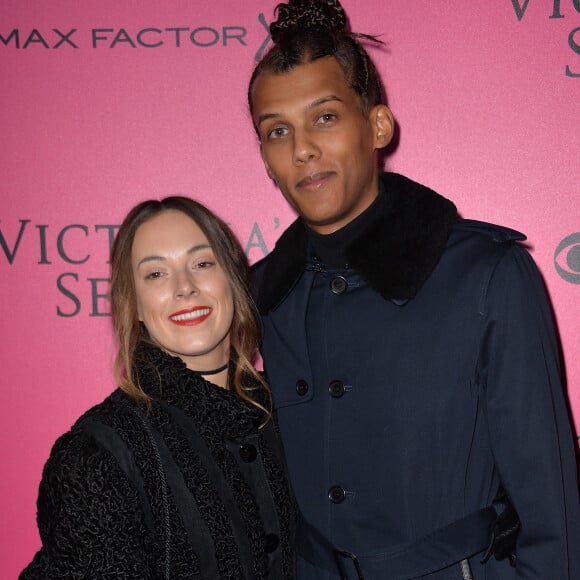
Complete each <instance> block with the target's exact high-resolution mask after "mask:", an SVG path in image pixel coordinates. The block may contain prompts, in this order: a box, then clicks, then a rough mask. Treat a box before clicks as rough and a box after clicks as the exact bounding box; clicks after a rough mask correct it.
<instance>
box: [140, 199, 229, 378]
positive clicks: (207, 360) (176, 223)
mask: <svg viewBox="0 0 580 580" xmlns="http://www.w3.org/2000/svg"><path fill="white" fill-rule="evenodd" d="M131 263H132V268H133V279H134V281H135V294H136V300H137V310H138V314H139V320H141V321H142V322H143V323H144V324H145V327H146V328H147V331H148V332H149V336H150V337H151V339H152V340H153V341H154V342H155V343H157V345H158V346H160V347H161V348H162V349H163V350H165V351H167V352H168V353H169V354H172V355H174V356H178V357H179V358H181V359H182V360H183V361H184V362H185V364H186V365H187V366H188V367H189V368H190V369H192V370H199V371H202V370H212V369H214V368H217V367H219V366H221V365H223V364H224V363H225V362H227V360H228V359H229V350H230V339H229V336H230V328H231V325H232V319H233V314H234V302H233V296H232V291H231V288H230V283H229V280H228V278H227V276H226V273H225V271H224V270H223V268H222V267H221V266H220V264H219V263H218V262H217V260H216V257H215V254H214V252H213V249H212V248H211V246H210V245H209V242H208V240H207V238H206V236H205V235H204V233H203V232H202V231H201V229H200V227H199V226H198V225H197V224H196V223H195V222H194V221H193V220H192V219H191V218H190V217H188V216H187V215H186V214H184V213H182V212H180V211H176V210H167V211H164V212H162V213H160V214H157V215H156V216H155V217H153V218H151V219H149V220H148V221H146V222H145V223H143V224H141V226H139V228H138V229H137V232H136V234H135V238H134V240H133V247H132V257H131Z"/></svg>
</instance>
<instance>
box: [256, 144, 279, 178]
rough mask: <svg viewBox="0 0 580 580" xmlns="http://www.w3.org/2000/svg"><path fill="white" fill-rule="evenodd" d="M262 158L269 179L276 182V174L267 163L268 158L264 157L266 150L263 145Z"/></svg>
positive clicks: (261, 148) (261, 149)
mask: <svg viewBox="0 0 580 580" xmlns="http://www.w3.org/2000/svg"><path fill="white" fill-rule="evenodd" d="M260 156H261V157H262V161H263V162H264V167H265V168H266V173H267V174H268V177H269V178H270V179H271V180H272V181H274V182H276V178H275V177H274V174H273V173H272V171H271V169H270V166H269V165H268V162H267V161H266V158H265V157H264V148H263V147H262V144H261V143H260Z"/></svg>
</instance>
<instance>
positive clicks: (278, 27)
mask: <svg viewBox="0 0 580 580" xmlns="http://www.w3.org/2000/svg"><path fill="white" fill-rule="evenodd" d="M276 14H277V16H278V20H276V21H275V22H272V24H271V25H270V34H271V36H272V41H273V42H274V43H275V44H280V43H283V38H284V36H285V35H286V34H292V33H293V32H295V31H296V30H300V29H301V28H304V29H307V28H314V29H319V30H320V29H322V30H328V31H329V32H332V33H339V34H340V33H343V32H344V33H345V32H348V23H347V18H346V13H345V12H344V9H343V7H342V6H341V5H340V2H338V1H337V0H327V1H326V2H317V1H315V0H314V1H313V0H296V1H293V0H290V1H289V2H288V3H287V4H278V6H276Z"/></svg>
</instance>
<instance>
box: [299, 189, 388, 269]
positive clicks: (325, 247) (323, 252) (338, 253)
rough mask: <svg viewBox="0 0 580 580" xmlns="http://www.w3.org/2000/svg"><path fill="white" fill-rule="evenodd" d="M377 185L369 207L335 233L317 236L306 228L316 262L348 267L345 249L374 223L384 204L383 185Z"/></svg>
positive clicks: (317, 234)
mask: <svg viewBox="0 0 580 580" xmlns="http://www.w3.org/2000/svg"><path fill="white" fill-rule="evenodd" d="M379 184H380V185H379V193H378V195H377V197H376V198H375V199H374V200H373V202H372V203H371V205H369V207H367V208H366V209H365V210H364V211H363V212H362V213H361V214H360V215H358V216H356V217H355V218H354V219H353V220H352V221H350V222H349V223H347V224H346V225H345V226H343V227H342V228H340V229H339V230H337V231H336V232H333V233H332V234H319V233H317V232H315V231H314V230H312V229H310V228H309V227H307V228H306V231H307V232H308V239H309V241H310V245H311V248H312V252H313V254H314V257H315V259H316V260H317V261H319V262H321V263H322V264H324V265H326V266H328V267H331V268H343V267H350V266H349V264H348V259H347V257H346V249H347V248H348V247H349V246H351V245H352V243H353V242H354V241H355V240H356V239H358V238H359V237H360V235H361V234H362V233H363V232H364V231H366V230H367V228H368V227H369V226H370V225H371V224H372V222H373V221H374V216H376V215H377V214H379V213H380V208H381V207H382V206H383V205H384V204H385V203H386V197H387V196H386V194H385V192H384V188H383V184H382V183H380V182H379Z"/></svg>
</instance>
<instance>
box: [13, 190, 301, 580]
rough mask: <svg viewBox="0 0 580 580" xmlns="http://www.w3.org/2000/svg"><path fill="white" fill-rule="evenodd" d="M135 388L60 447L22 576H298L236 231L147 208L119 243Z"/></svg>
mask: <svg viewBox="0 0 580 580" xmlns="http://www.w3.org/2000/svg"><path fill="white" fill-rule="evenodd" d="M111 262H112V281H111V290H110V298H111V311H112V318H113V327H114V331H115V336H116V339H117V341H118V344H119V350H118V354H117V357H116V360H115V375H116V379H117V381H118V384H119V388H118V389H117V390H116V391H114V392H113V393H112V394H111V395H110V396H109V397H107V399H105V401H103V402H102V403H101V404H99V405H97V406H95V407H93V408H92V409H90V410H89V411H88V412H87V413H85V414H84V415H83V416H82V417H81V418H80V419H79V420H78V421H77V422H76V424H75V425H74V426H73V427H72V429H71V430H70V431H69V432H68V433H66V434H65V435H63V436H62V437H60V439H58V441H57V442H56V444H55V446H54V448H53V450H52V453H51V456H50V459H49V460H48V462H47V464H46V466H45V469H44V474H43V478H42V482H41V485H40V491H39V498H38V525H39V529H40V535H41V538H42V542H43V546H42V548H41V549H40V550H39V551H38V553H37V554H36V556H35V557H34V559H33V561H32V562H31V564H30V565H29V566H28V567H27V568H26V569H25V570H24V571H23V573H22V575H21V578H22V579H24V580H26V579H29V578H43V579H46V578H56V577H59V578H60V577H67V578H68V577H74V578H91V579H95V578H139V579H144V578H167V579H168V578H171V579H172V580H175V579H177V578H183V579H185V578H232V579H233V578H239V579H245V578H247V579H249V578H252V579H254V578H264V579H266V578H268V579H281V578H288V579H290V578H293V574H294V572H293V548H292V545H293V539H294V530H295V511H294V505H293V500H292V495H291V492H290V489H289V486H288V483H287V478H286V471H285V466H284V460H283V452H282V448H281V445H280V443H279V439H278V435H277V431H276V427H275V425H274V423H273V421H272V418H271V415H270V407H271V403H270V393H269V390H268V387H267V385H266V384H265V383H264V381H263V380H262V379H261V377H260V375H259V374H258V373H257V372H256V371H255V370H254V369H253V367H252V366H251V362H250V361H251V360H252V358H253V356H254V354H255V352H256V348H257V343H258V334H259V333H258V325H257V318H256V314H255V311H254V306H253V302H252V300H251V298H250V296H249V293H248V286H247V277H248V266H247V261H246V258H245V256H244V253H243V251H242V249H241V247H240V245H239V243H238V242H237V241H236V239H235V238H234V236H233V234H232V232H231V230H230V229H229V228H228V226H227V225H226V224H225V223H223V222H222V221H221V220H220V219H219V218H217V217H216V216H215V215H213V214H212V213H211V212H209V211H208V210H207V209H206V208H205V207H203V206H202V205H200V204H199V203H196V202H195V201H192V200H190V199H187V198H184V197H168V198H166V199H163V200H161V201H154V200H151V201H145V202H143V203H141V204H139V205H137V206H136V207H135V208H134V209H133V210H132V211H131V212H130V213H129V214H128V216H127V217H126V219H125V221H124V222H123V224H122V226H121V228H120V230H119V233H118V235H117V237H116V239H115V243H114V245H113V250H112V260H111Z"/></svg>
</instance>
